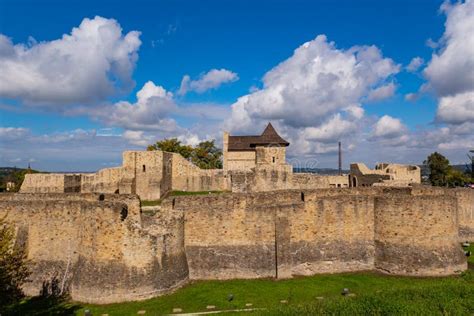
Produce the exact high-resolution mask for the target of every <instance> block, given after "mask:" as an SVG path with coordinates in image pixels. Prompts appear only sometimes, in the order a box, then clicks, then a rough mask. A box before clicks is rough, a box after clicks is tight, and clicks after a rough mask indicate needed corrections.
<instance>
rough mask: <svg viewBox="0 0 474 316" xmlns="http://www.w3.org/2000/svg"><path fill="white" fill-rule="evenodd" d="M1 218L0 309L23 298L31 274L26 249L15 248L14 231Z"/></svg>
mask: <svg viewBox="0 0 474 316" xmlns="http://www.w3.org/2000/svg"><path fill="white" fill-rule="evenodd" d="M5 218H6V216H5V217H3V218H0V307H2V306H6V305H9V304H12V303H14V302H17V301H18V300H20V299H21V298H22V297H23V292H22V290H21V286H22V285H23V283H24V282H25V281H26V278H27V277H28V276H29V274H30V272H29V270H28V267H27V262H26V255H25V252H24V249H21V247H15V245H14V230H13V228H12V227H10V226H9V225H8V224H7V223H6V221H5Z"/></svg>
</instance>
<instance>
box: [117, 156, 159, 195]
mask: <svg viewBox="0 0 474 316" xmlns="http://www.w3.org/2000/svg"><path fill="white" fill-rule="evenodd" d="M130 155H133V156H134V158H133V159H132V161H133V163H134V165H133V166H125V167H126V168H134V170H135V190H136V191H135V193H136V194H138V195H139V196H140V198H141V199H142V200H158V199H160V198H161V196H162V195H164V194H166V193H167V192H166V190H162V187H161V182H162V179H163V177H164V175H163V155H164V153H163V152H162V151H140V152H131V153H130ZM163 189H164V188H163Z"/></svg>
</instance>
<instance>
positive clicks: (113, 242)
mask: <svg viewBox="0 0 474 316" xmlns="http://www.w3.org/2000/svg"><path fill="white" fill-rule="evenodd" d="M288 145H289V144H288V142H286V141H285V140H284V139H282V138H281V137H280V136H278V134H277V133H276V131H275V130H274V129H273V127H272V126H271V125H269V126H268V127H267V128H266V129H265V131H264V132H263V134H262V135H259V136H230V135H228V134H224V146H223V147H224V168H223V169H222V170H212V169H211V170H202V169H199V168H197V167H196V166H194V165H193V164H191V163H190V162H189V161H187V160H185V159H184V158H182V157H181V156H180V155H177V154H173V153H166V152H161V151H154V152H153V151H152V152H125V153H124V159H123V166H122V167H119V168H111V169H103V170H100V171H99V172H97V173H95V174H29V175H27V177H26V179H25V182H24V184H23V185H22V187H21V193H17V194H10V193H8V194H7V193H5V194H0V217H3V216H6V219H7V221H8V222H10V223H12V224H13V225H14V227H15V233H16V244H15V246H16V247H23V248H24V249H25V250H26V252H27V255H28V258H29V259H30V260H31V262H32V271H33V273H32V276H31V282H29V283H27V285H26V286H25V292H26V293H27V294H30V295H35V294H38V292H39V290H40V288H41V285H42V283H43V282H44V281H45V280H51V279H52V278H56V279H57V280H58V281H59V284H60V285H61V288H64V289H68V290H69V292H70V294H71V296H72V298H73V299H74V300H77V301H82V302H91V303H112V302H121V301H127V300H138V299H146V298H150V297H153V296H157V295H161V294H164V293H169V292H170V291H173V290H174V289H176V288H178V287H180V286H182V285H184V284H186V283H187V282H188V281H189V280H202V279H232V278H267V277H272V278H277V279H278V278H290V277H293V276H298V275H312V274H316V273H337V272H348V271H365V270H374V271H380V272H383V273H388V274H394V275H413V276H440V275H449V274H456V273H459V272H461V271H463V270H465V269H466V268H467V261H466V257H465V256H464V253H463V251H462V249H461V247H460V245H459V242H460V241H465V240H470V241H474V190H471V189H445V188H433V187H429V186H422V185H418V184H419V182H420V179H419V168H418V169H417V167H416V166H401V165H394V164H379V165H377V167H376V169H375V170H370V169H368V168H367V167H365V166H364V165H363V164H354V165H351V172H350V174H349V175H346V176H321V175H315V174H304V173H293V171H292V168H291V166H290V165H288V164H287V163H286V158H285V152H286V147H287V146H288ZM178 190H179V191H208V190H209V191H210V190H213V191H214V190H215V191H229V192H227V193H221V194H205V195H194V196H179V197H177V196H172V195H169V193H170V192H171V191H178ZM159 198H160V199H162V202H161V206H160V207H159V209H157V210H155V211H153V212H148V211H144V209H143V208H142V207H141V200H154V199H159Z"/></svg>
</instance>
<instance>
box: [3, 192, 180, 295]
mask: <svg viewBox="0 0 474 316" xmlns="http://www.w3.org/2000/svg"><path fill="white" fill-rule="evenodd" d="M139 208H140V201H139V200H138V198H137V197H136V196H128V195H107V194H105V195H101V194H67V195H66V194H2V195H0V217H3V216H5V215H6V216H7V217H6V219H7V221H8V222H10V223H12V224H13V225H14V227H15V231H16V243H17V245H18V246H23V247H25V249H26V252H27V256H28V259H30V260H31V262H32V267H31V268H32V272H33V273H32V275H31V282H28V283H26V285H25V292H26V294H28V295H37V294H38V293H39V291H40V289H41V285H42V283H43V282H44V281H50V280H51V279H53V278H56V279H58V280H59V284H60V287H61V288H68V289H69V291H70V294H71V296H72V299H73V300H77V301H83V302H90V303H112V302H120V301H127V300H137V299H145V298H149V297H153V296H156V295H160V294H163V293H168V292H169V291H170V290H172V289H173V288H176V287H177V286H179V285H181V284H182V283H183V282H186V280H187V278H188V269H187V262H186V257H185V253H184V238H183V219H182V214H181V213H176V212H167V213H166V214H164V215H162V216H158V217H156V218H154V219H153V221H152V223H151V224H150V225H148V227H146V228H145V227H143V226H142V223H141V216H140V213H139ZM156 227H158V229H157V228H156Z"/></svg>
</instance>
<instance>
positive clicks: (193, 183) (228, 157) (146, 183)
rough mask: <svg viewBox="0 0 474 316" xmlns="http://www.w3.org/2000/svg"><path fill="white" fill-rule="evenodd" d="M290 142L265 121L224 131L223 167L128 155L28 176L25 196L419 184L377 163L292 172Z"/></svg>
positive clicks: (403, 169) (144, 195)
mask: <svg viewBox="0 0 474 316" xmlns="http://www.w3.org/2000/svg"><path fill="white" fill-rule="evenodd" d="M288 145H289V143H288V142H287V141H286V140H284V139H283V138H281V136H280V135H278V133H277V132H276V131H275V129H274V128H273V126H272V125H271V124H270V123H269V124H268V126H267V127H266V128H265V130H264V131H263V133H262V134H261V135H258V136H231V135H229V133H227V132H224V137H223V169H201V168H199V167H197V166H195V165H194V164H192V163H191V162H189V161H188V160H186V159H184V158H183V157H182V156H181V155H179V154H176V153H169V152H162V151H126V152H124V153H123V165H122V166H121V167H117V168H107V169H102V170H99V171H98V172H97V173H94V174H87V173H86V174H54V173H48V174H41V173H37V174H27V175H26V178H25V181H24V182H23V185H22V186H21V192H23V193H73V192H75V193H94V192H96V193H117V194H137V195H138V196H140V198H141V199H142V200H158V199H160V198H162V197H165V196H166V195H167V194H168V193H170V192H171V191H189V192H193V191H231V192H262V191H272V190H283V189H315V188H331V187H357V186H373V185H382V186H409V185H412V184H419V183H420V181H421V174H420V168H419V167H418V166H405V165H397V164H386V163H384V164H378V165H377V166H376V169H375V170H370V169H368V168H367V167H366V166H365V165H364V164H361V163H359V164H351V172H350V175H335V176H328V175H326V176H325V175H318V174H314V173H294V172H293V167H292V166H291V165H290V164H288V163H287V162H286V147H287V146H288Z"/></svg>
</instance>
